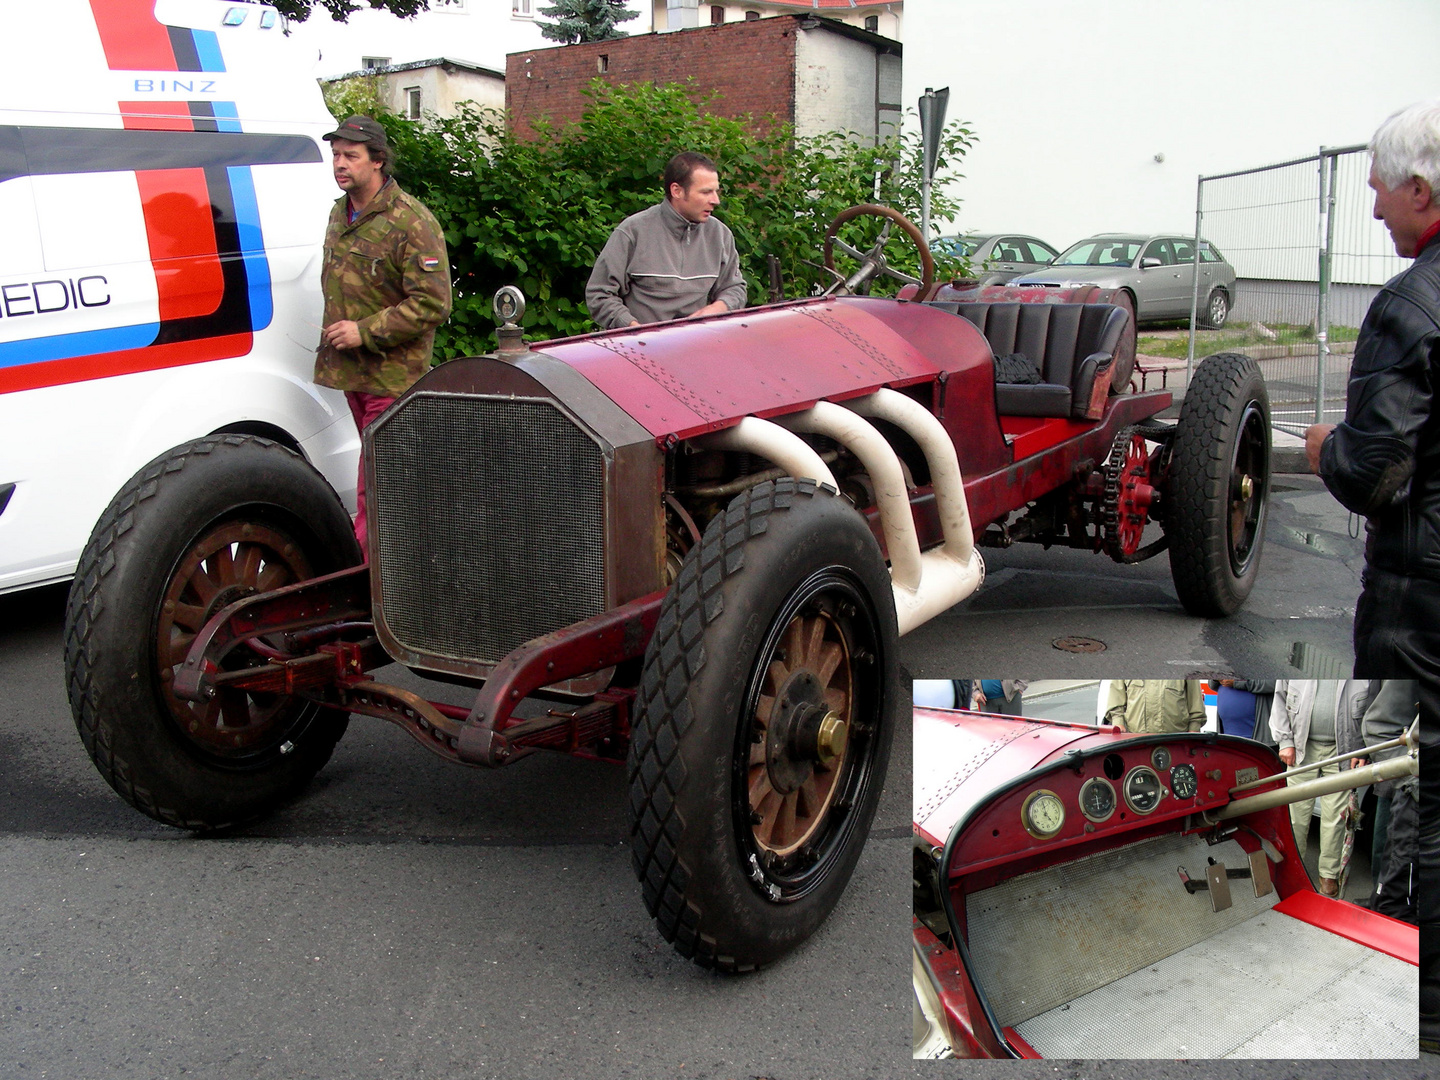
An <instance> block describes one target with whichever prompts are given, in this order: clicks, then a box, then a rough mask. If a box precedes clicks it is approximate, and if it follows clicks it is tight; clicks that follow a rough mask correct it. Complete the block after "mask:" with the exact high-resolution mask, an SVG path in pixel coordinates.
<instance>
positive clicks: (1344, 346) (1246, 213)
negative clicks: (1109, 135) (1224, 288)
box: [1190, 146, 1404, 434]
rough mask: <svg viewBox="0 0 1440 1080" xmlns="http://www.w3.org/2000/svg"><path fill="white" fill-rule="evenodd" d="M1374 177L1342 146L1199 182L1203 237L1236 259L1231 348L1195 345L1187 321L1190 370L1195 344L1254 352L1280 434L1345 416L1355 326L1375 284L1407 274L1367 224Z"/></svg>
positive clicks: (1216, 343)
mask: <svg viewBox="0 0 1440 1080" xmlns="http://www.w3.org/2000/svg"><path fill="white" fill-rule="evenodd" d="M1369 175H1370V157H1369V155H1368V154H1367V153H1365V147H1363V146H1345V147H1338V148H1330V149H1322V150H1320V152H1319V153H1317V154H1316V155H1314V156H1313V157H1307V158H1298V159H1296V160H1294V161H1285V162H1281V163H1279V164H1276V165H1264V166H1261V167H1259V168H1254V169H1244V170H1240V171H1237V172H1231V173H1223V174H1219V175H1215V176H1202V177H1200V180H1199V184H1198V186H1197V191H1196V199H1195V234H1196V239H1197V241H1198V239H1199V238H1200V237H1202V236H1203V237H1204V238H1205V239H1206V240H1209V241H1210V243H1211V244H1213V245H1214V246H1215V247H1216V248H1218V249H1219V251H1220V253H1221V254H1222V255H1223V256H1224V257H1225V258H1226V259H1227V260H1228V261H1229V262H1230V264H1231V265H1232V266H1233V267H1234V268H1235V275H1236V287H1235V296H1234V297H1233V298H1232V307H1231V313H1230V322H1229V324H1228V325H1227V327H1226V331H1225V338H1224V340H1216V339H1215V336H1214V335H1204V336H1202V337H1201V339H1200V340H1199V343H1198V346H1197V338H1196V330H1195V319H1194V317H1193V315H1192V318H1191V345H1190V362H1192V363H1193V361H1194V359H1195V356H1196V350H1197V347H1198V349H1199V351H1200V352H1201V353H1202V354H1203V353H1212V352H1217V351H1220V349H1221V348H1224V349H1227V350H1230V351H1235V350H1239V351H1244V352H1247V353H1249V354H1250V355H1252V356H1255V357H1256V358H1257V359H1258V360H1259V361H1260V366H1261V369H1262V370H1263V371H1264V373H1265V379H1266V382H1267V384H1268V386H1269V390H1270V409H1271V418H1272V421H1273V422H1274V425H1275V427H1276V428H1277V429H1279V430H1281V431H1289V432H1291V433H1292V434H1300V433H1301V432H1303V431H1304V429H1305V427H1306V426H1308V425H1309V424H1311V423H1314V422H1317V421H1321V420H1332V421H1333V420H1337V419H1339V418H1340V417H1341V416H1343V415H1344V411H1345V381H1346V375H1347V373H1348V371H1349V368H1350V354H1351V353H1352V352H1353V350H1354V342H1355V337H1356V334H1357V332H1358V330H1359V327H1360V322H1361V320H1362V319H1363V318H1364V316H1365V310H1366V309H1367V308H1368V307H1369V306H1370V301H1371V299H1373V298H1374V296H1375V293H1376V291H1377V290H1378V289H1379V287H1380V286H1381V285H1383V284H1384V283H1385V282H1386V281H1388V280H1389V279H1390V278H1391V277H1393V276H1394V275H1395V274H1397V273H1399V272H1400V270H1401V269H1402V268H1403V266H1404V263H1403V261H1402V260H1401V259H1400V257H1399V256H1397V255H1396V254H1395V248H1394V245H1393V244H1392V243H1391V240H1390V236H1389V234H1388V233H1387V232H1386V230H1385V227H1384V225H1383V224H1381V223H1380V222H1379V221H1376V220H1375V219H1374V217H1373V216H1372V213H1371V210H1372V206H1373V196H1372V193H1371V191H1370V189H1369V186H1368V180H1369ZM1198 246H1199V245H1198V243H1197V249H1198ZM1204 302H1205V298H1203V297H1197V298H1196V303H1197V305H1201V306H1203V304H1204ZM1192 310H1193V309H1192ZM1202 310H1203V307H1202Z"/></svg>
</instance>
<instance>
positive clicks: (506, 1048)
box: [0, 477, 1440, 1080]
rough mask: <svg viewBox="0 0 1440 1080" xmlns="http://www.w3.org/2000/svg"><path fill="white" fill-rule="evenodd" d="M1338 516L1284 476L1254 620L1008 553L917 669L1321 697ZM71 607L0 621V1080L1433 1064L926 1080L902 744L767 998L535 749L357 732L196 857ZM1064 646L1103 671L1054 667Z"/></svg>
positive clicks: (1325, 1070) (33, 607)
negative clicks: (919, 1050)
mask: <svg viewBox="0 0 1440 1080" xmlns="http://www.w3.org/2000/svg"><path fill="white" fill-rule="evenodd" d="M1292 481H1293V482H1292ZM1326 500H1329V496H1328V495H1325V494H1324V493H1323V491H1320V490H1319V489H1318V488H1317V486H1316V485H1315V484H1314V483H1313V481H1310V478H1307V477H1297V478H1281V479H1280V481H1279V482H1278V483H1277V493H1276V502H1277V509H1276V518H1275V520H1273V521H1272V533H1271V541H1270V544H1269V546H1268V547H1267V550H1266V552H1265V555H1264V558H1265V566H1264V568H1263V571H1262V577H1261V583H1260V585H1259V586H1258V587H1257V590H1256V593H1255V594H1254V595H1253V596H1252V598H1251V601H1250V604H1249V605H1248V606H1247V608H1246V610H1245V611H1244V612H1242V614H1241V615H1239V616H1237V617H1236V618H1235V619H1232V620H1225V621H1223V622H1221V623H1219V624H1206V623H1203V622H1199V621H1197V620H1190V619H1188V618H1187V617H1185V616H1184V615H1183V614H1181V613H1179V611H1178V609H1177V607H1176V605H1175V602H1174V595H1173V591H1168V569H1167V568H1165V566H1164V560H1163V559H1162V560H1160V562H1159V563H1158V564H1155V565H1151V566H1142V567H1138V568H1137V567H1131V568H1124V567H1118V566H1115V565H1114V564H1111V563H1108V561H1106V560H1103V559H1100V558H1099V557H1096V556H1090V555H1086V554H1083V553H1074V552H1051V553H1044V552H1041V551H1040V550H1039V549H1035V550H1034V551H1033V552H1030V551H1025V550H1022V551H1012V552H1003V553H990V554H992V555H1003V556H1004V559H1003V560H997V559H995V558H993V557H992V558H991V560H990V564H991V576H990V581H989V583H988V585H987V588H986V590H985V591H984V592H982V593H981V594H980V595H979V596H977V597H976V598H975V599H974V600H972V601H971V602H970V604H969V605H967V610H966V611H965V612H962V613H956V614H953V615H951V616H947V617H946V619H944V620H942V623H943V625H941V626H939V627H932V628H923V629H922V630H921V631H917V633H916V634H912V635H910V636H909V637H908V638H906V639H905V650H906V653H905V661H906V663H907V665H908V666H909V667H910V668H911V669H912V671H916V672H917V673H921V671H923V673H926V674H930V673H933V674H937V675H940V674H943V675H952V674H956V675H958V674H963V673H965V672H970V673H974V672H976V671H977V670H978V671H979V672H980V673H987V672H988V673H994V672H997V671H1002V670H1003V671H1004V672H1006V673H1015V674H1027V673H1029V672H1031V671H1034V672H1037V673H1039V674H1042V675H1045V676H1048V677H1052V678H1068V677H1071V676H1072V675H1079V676H1080V677H1085V676H1086V674H1087V673H1088V672H1090V671H1098V672H1100V673H1102V674H1104V675H1106V676H1108V675H1111V674H1120V673H1127V674H1147V673H1150V672H1161V671H1163V672H1166V673H1171V672H1179V673H1182V674H1183V673H1188V671H1189V670H1191V669H1193V668H1202V667H1205V666H1207V665H1211V666H1217V665H1219V663H1220V662H1221V661H1224V662H1225V663H1226V665H1227V666H1229V667H1233V668H1234V670H1236V671H1242V672H1245V673H1247V674H1249V673H1253V674H1257V675H1258V674H1260V672H1261V671H1267V672H1274V671H1285V672H1286V673H1287V674H1298V673H1299V670H1289V669H1286V668H1285V667H1284V666H1283V664H1281V663H1280V661H1281V660H1283V659H1284V657H1285V656H1286V652H1285V642H1287V641H1301V642H1304V643H1305V644H1306V647H1307V648H1309V649H1311V650H1313V655H1315V656H1317V657H1331V658H1333V657H1339V656H1341V655H1343V654H1344V653H1345V652H1346V650H1347V649H1348V626H1349V618H1350V612H1351V609H1352V607H1353V603H1354V596H1355V594H1356V593H1357V592H1358V567H1359V561H1358V542H1356V543H1355V546H1353V547H1352V548H1345V552H1346V554H1345V555H1344V556H1343V557H1341V556H1335V555H1333V554H1331V553H1329V551H1328V550H1327V547H1328V545H1330V544H1332V543H1333V544H1336V545H1339V546H1341V547H1344V545H1343V543H1342V541H1344V540H1346V539H1348V538H1346V537H1345V531H1344V514H1343V511H1338V513H1337V511H1336V509H1331V508H1330V507H1327V506H1326V505H1325V502H1326ZM1330 501H1331V502H1332V504H1333V500H1330ZM1275 526H1279V527H1275ZM1286 526H1294V527H1295V528H1296V529H1298V530H1301V532H1300V535H1301V536H1302V537H1303V535H1305V534H1307V533H1308V534H1310V535H1312V537H1314V538H1316V542H1313V543H1311V544H1306V543H1305V542H1304V541H1303V539H1297V540H1295V541H1294V542H1293V543H1292V542H1290V541H1289V540H1288V539H1287V538H1286V534H1285V533H1284V531H1283V529H1284V527H1286ZM1317 543H1318V544H1320V545H1322V546H1317ZM1056 556H1059V560H1061V561H1056ZM1032 557H1034V559H1035V562H1034V564H1033V565H1031V564H1030V563H1029V562H1028V560H1029V559H1031V558H1032ZM1041 557H1043V558H1041ZM1002 564H1003V565H1002ZM1081 566H1083V567H1084V569H1080V568H1079V567H1081ZM1137 573H1138V575H1139V577H1138V579H1137V578H1136V575H1137ZM1167 591H1168V601H1167V599H1166V596H1167ZM63 592H64V590H63V589H55V588H52V589H44V590H38V591H34V592H31V593H25V594H20V595H18V596H9V597H0V897H3V904H0V1077H9V1076H15V1077H24V1078H30V1077H64V1078H67V1080H70V1078H74V1080H83V1078H88V1077H105V1078H107V1080H108V1078H129V1077H144V1078H151V1077H154V1078H169V1077H179V1076H184V1075H198V1076H203V1077H219V1078H229V1077H245V1078H246V1080H251V1078H254V1080H266V1078H271V1077H274V1078H284V1080H290V1078H306V1077H312V1076H313V1077H317V1078H319V1077H323V1078H324V1080H341V1078H347V1077H366V1078H368V1077H376V1078H380V1077H384V1078H387V1080H388V1078H393V1077H437V1076H438V1077H448V1076H465V1077H491V1076H495V1077H505V1078H507V1080H511V1078H516V1080H519V1078H525V1077H559V1076H585V1077H587V1078H589V1077H597V1078H604V1077H643V1078H649V1077H654V1078H657V1080H658V1078H673V1077H686V1076H691V1077H713V1078H736V1080H741V1078H774V1080H800V1078H808V1077H816V1078H823V1080H844V1078H850V1077H855V1078H869V1077H888V1076H911V1075H914V1076H919V1077H928V1078H933V1077H936V1076H946V1077H949V1076H956V1077H958V1076H962V1075H963V1076H966V1077H972V1076H976V1075H985V1076H988V1075H992V1074H993V1075H995V1076H997V1077H998V1076H1000V1075H1002V1073H1003V1075H1004V1076H1006V1077H1023V1078H1027V1080H1028V1078H1036V1080H1039V1078H1041V1077H1043V1078H1045V1080H1058V1078H1069V1077H1077V1078H1078V1077H1087V1078H1088V1077H1102V1078H1110V1077H1113V1078H1116V1080H1122V1078H1123V1080H1131V1078H1134V1080H1142V1078H1143V1080H1157V1078H1158V1080H1169V1078H1177V1080H1178V1078H1190V1077H1196V1078H1200V1077H1204V1078H1207V1080H1208V1078H1212V1077H1215V1078H1221V1080H1228V1078H1230V1077H1235V1078H1237V1080H1238V1078H1242V1077H1243V1078H1246V1080H1250V1078H1267V1080H1269V1078H1273V1080H1292V1078H1298V1077H1300V1076H1304V1077H1306V1078H1307V1080H1329V1078H1330V1077H1335V1078H1337V1080H1339V1078H1346V1080H1358V1078H1369V1077H1386V1078H1388V1077H1397V1078H1398V1077H1413V1076H1416V1075H1419V1074H1423V1073H1424V1072H1425V1070H1426V1069H1430V1068H1431V1064H1432V1062H1433V1061H1434V1060H1435V1059H1432V1058H1428V1057H1427V1058H1426V1059H1424V1061H1423V1062H1420V1063H1417V1062H1414V1061H1407V1062H1397V1063H1378V1064H1377V1063H1365V1064H1355V1063H1343V1062H1321V1063H1311V1062H1307V1063H1303V1064H1301V1063H1297V1062H1274V1063H1264V1062H1261V1063H1235V1064H1230V1063H1211V1062H1198V1063H1185V1062H1180V1063H1148V1062H1102V1063H1094V1062H1034V1063H1025V1064H1018V1063H1017V1064H1005V1063H987V1064H985V1065H982V1066H979V1067H976V1066H974V1065H966V1064H964V1063H948V1064H947V1063H924V1064H923V1065H917V1064H916V1063H914V1062H912V1061H911V1060H910V1058H909V1054H910V1036H909V1028H908V1024H907V1021H908V1019H909V1013H910V1003H909V997H910V993H909V986H908V973H907V970H906V964H907V955H908V951H909V947H908V933H907V931H908V926H909V904H910V897H909V889H908V880H907V879H908V876H909V873H908V863H909V847H910V839H909V838H910V826H909V820H910V806H909V803H910V799H909V772H908V767H907V766H908V762H909V760H910V739H909V732H908V727H906V728H903V729H902V731H901V732H900V733H899V736H898V737H897V740H896V745H895V752H894V765H893V766H892V770H891V776H890V779H889V782H888V784H887V787H886V791H885V795H884V798H883V800H882V803H881V809H880V814H879V818H878V821H877V823H876V832H875V834H874V835H872V838H871V841H870V843H869V844H868V846H867V848H866V850H865V853H864V856H863V857H862V859H861V861H860V864H859V867H858V869H857V872H856V875H855V877H854V879H853V880H852V882H851V885H850V888H849V889H848V891H847V892H846V894H845V896H844V898H843V899H842V901H841V903H840V905H839V907H838V908H837V909H836V911H835V913H834V914H833V915H832V917H831V918H830V920H829V921H828V922H827V923H826V925H825V926H824V927H823V928H822V929H821V931H820V932H819V933H818V934H817V935H816V936H815V937H814V938H813V939H812V940H811V941H810V942H808V943H807V944H806V945H804V946H802V947H801V948H800V949H799V950H797V951H796V952H795V953H794V954H792V955H791V956H790V957H788V958H786V959H785V960H783V961H781V962H780V963H778V964H776V965H774V966H773V967H771V968H770V969H767V970H765V971H763V972H760V973H758V974H756V975H752V976H745V977H738V978H735V977H726V976H717V975H714V974H712V973H709V972H705V971H702V970H700V969H699V968H696V967H694V966H693V965H692V964H690V963H688V962H687V961H684V960H682V959H680V958H679V957H677V956H676V955H675V954H674V953H673V952H672V951H671V949H670V947H669V946H668V945H666V944H665V943H664V942H663V941H662V940H661V939H660V937H659V935H658V934H657V933H656V932H655V930H654V929H653V927H652V925H651V923H650V920H649V918H648V917H647V916H646V914H645V912H644V908H643V906H642V904H641V902H640V897H639V889H638V886H637V885H636V883H635V881H634V879H633V876H632V873H631V869H630V852H629V850H628V848H627V846H626V830H625V822H624V811H623V806H624V786H625V785H624V777H623V772H622V770H621V769H619V768H616V767H613V766H606V765H598V764H593V763H585V762H579V761H573V760H570V759H568V758H563V757H558V756H550V755H544V756H538V757H536V758H532V759H530V760H528V761H524V762H521V763H519V764H517V765H516V766H514V767H512V768H509V769H502V770H499V771H496V772H488V771H482V770H466V769H461V768H457V767H455V766H452V765H449V764H447V763H445V762H442V761H440V760H439V759H437V758H434V757H433V756H432V755H430V754H427V753H425V752H424V751H423V750H421V749H420V748H419V747H417V746H415V745H414V744H413V743H412V741H411V740H410V739H409V737H408V736H406V735H404V734H403V733H401V732H400V731H398V730H397V729H394V728H392V727H390V726H389V725H387V724H385V723H383V722H381V721H376V720H368V719H363V718H362V719H356V720H354V721H352V724H351V728H350V731H349V733H348V734H347V736H346V737H345V739H344V740H343V741H342V742H341V744H340V746H339V748H338V750H337V752H336V755H335V758H334V760H333V761H332V762H331V763H330V764H329V765H328V766H327V767H326V769H325V770H324V771H323V772H322V773H321V774H320V776H319V777H318V779H317V780H316V782H315V783H314V784H313V785H312V786H311V788H310V790H309V791H308V792H307V793H306V794H305V795H304V796H303V797H302V798H300V799H299V800H297V801H296V802H295V803H294V804H292V805H291V806H289V807H288V808H286V809H284V810H283V811H282V812H280V813H278V814H276V815H275V816H274V817H273V818H271V819H269V820H267V821H266V822H264V823H262V824H261V825H259V826H257V827H254V828H251V829H249V830H246V831H245V832H243V833H240V834H237V835H233V836H231V837H228V838H225V839H196V838H193V837H191V836H189V835H187V834H184V833H179V832H176V831H174V830H171V829H168V828H166V827H164V826H161V825H158V824H155V823H153V822H151V821H149V819H147V818H144V817H142V816H141V815H139V814H138V813H136V812H135V811H133V810H131V809H130V808H129V807H128V806H126V805H125V804H124V803H122V802H121V801H120V800H119V798H118V797H116V796H115V795H114V794H113V793H112V792H111V791H110V789H109V788H108V787H107V786H106V785H105V783H104V782H103V781H102V780H101V779H100V777H99V775H98V774H97V773H96V772H95V770H94V769H93V767H92V766H91V764H90V762H89V759H88V757H87V756H86V754H85V752H84V750H83V748H82V747H81V745H80V742H79V739H78V738H77V737H76V735H75V731H74V727H73V724H72V722H71V719H70V714H69V708H68V705H67V703H66V701H65V694H64V689H63V683H62V672H61V609H62V607H63ZM1042 601H1043V603H1042ZM1292 615H1298V616H1299V618H1294V619H1292V618H1291V616H1292ZM977 624H978V631H977ZM1061 627H1063V628H1064V632H1066V633H1081V632H1089V633H1094V634H1095V635H1097V636H1101V637H1109V638H1110V642H1109V644H1110V648H1109V649H1108V650H1107V653H1101V654H1098V656H1085V657H1072V656H1070V655H1069V654H1062V653H1060V652H1059V651H1057V650H1055V649H1053V648H1051V647H1050V644H1049V641H1050V638H1051V637H1054V636H1059V634H1060V633H1061V629H1059V628H1061ZM1047 635H1048V636H1047ZM1206 649H1209V650H1210V651H1209V652H1206V651H1204V650H1206ZM1291 654H1292V655H1298V654H1294V651H1293V650H1291ZM1264 657H1271V658H1272V660H1273V663H1271V664H1270V665H1269V666H1262V665H1261V660H1260V659H1259V658H1264ZM927 665H928V666H927ZM1071 665H1073V666H1071ZM1257 669H1258V670H1257ZM1300 670H1304V669H1300ZM1310 673H1311V674H1325V672H1323V671H1319V670H1311V671H1310ZM1336 673H1337V674H1338V673H1340V672H1336ZM389 674H390V673H389V672H386V673H382V675H381V677H382V678H384V677H388V676H389ZM437 696H439V694H438V693H437ZM1434 1075H1440V1071H1436V1072H1435V1073H1434Z"/></svg>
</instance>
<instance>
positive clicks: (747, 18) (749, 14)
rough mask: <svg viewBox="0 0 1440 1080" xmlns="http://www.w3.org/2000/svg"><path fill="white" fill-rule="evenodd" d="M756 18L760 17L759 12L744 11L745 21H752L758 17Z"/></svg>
mask: <svg viewBox="0 0 1440 1080" xmlns="http://www.w3.org/2000/svg"><path fill="white" fill-rule="evenodd" d="M758 18H760V13H759V12H758V11H747V12H745V21H746V22H754V21H755V20H756V19H758Z"/></svg>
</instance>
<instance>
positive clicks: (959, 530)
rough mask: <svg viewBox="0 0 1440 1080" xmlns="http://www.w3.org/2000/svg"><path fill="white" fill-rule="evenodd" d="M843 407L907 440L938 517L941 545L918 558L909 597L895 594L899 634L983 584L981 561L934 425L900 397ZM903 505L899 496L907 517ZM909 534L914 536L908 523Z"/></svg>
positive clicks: (955, 469)
mask: <svg viewBox="0 0 1440 1080" xmlns="http://www.w3.org/2000/svg"><path fill="white" fill-rule="evenodd" d="M847 404H848V405H849V406H850V408H852V409H854V410H855V411H856V412H857V413H859V414H860V415H862V416H871V417H874V418H876V419H878V420H888V421H889V422H890V423H892V424H894V425H895V426H896V427H898V428H899V429H900V430H901V431H903V432H905V433H906V434H907V435H909V436H910V437H911V438H912V439H914V440H915V442H916V443H917V444H918V445H919V447H920V450H921V452H923V453H924V455H925V462H926V464H927V465H928V466H929V467H930V484H931V486H932V488H933V489H934V491H935V506H936V509H937V510H938V511H939V512H940V528H941V531H942V532H943V534H944V536H945V542H944V543H943V544H942V545H941V546H940V547H938V548H932V549H931V550H929V551H927V552H925V553H924V554H923V555H921V556H920V586H919V588H917V589H915V590H914V591H913V592H911V591H909V590H905V589H902V588H900V587H897V588H896V589H895V614H896V616H897V618H898V619H899V622H900V633H902V634H904V633H907V632H909V631H910V630H913V629H915V627H917V626H920V625H921V624H923V623H926V622H929V621H930V620H931V619H933V618H934V617H935V616H936V615H939V614H940V613H941V612H944V611H949V610H950V608H952V607H954V606H955V605H956V604H958V603H959V602H960V601H961V600H964V599H965V598H966V597H967V596H969V595H970V594H971V593H973V592H974V591H975V590H976V589H978V588H979V587H980V585H981V583H982V582H984V580H985V562H984V560H983V559H981V558H980V552H979V551H977V550H976V549H975V536H974V533H973V532H972V531H971V527H970V507H969V505H968V504H967V503H966V501H965V484H964V479H963V477H962V476H961V475H960V460H959V458H957V457H956V456H955V444H954V443H953V442H951V441H950V436H949V435H948V434H946V432H945V428H944V426H943V425H942V424H941V423H940V421H939V420H937V419H935V417H934V416H933V415H931V413H930V411H929V410H928V409H926V408H925V407H924V406H923V405H921V404H920V403H919V402H917V401H914V400H913V399H911V398H908V397H906V396H905V395H904V394H900V393H896V392H895V391H894V390H879V391H877V392H876V393H874V394H872V395H870V396H869V397H866V398H860V399H859V400H857V401H852V402H847ZM891 453H894V451H893V450H892V451H891ZM902 494H904V493H903V491H902ZM909 503H910V500H909V497H908V495H905V510H906V513H907V514H908V513H909V512H910V505H909ZM911 535H914V523H913V520H912V522H911ZM887 542H888V537H887Z"/></svg>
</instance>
